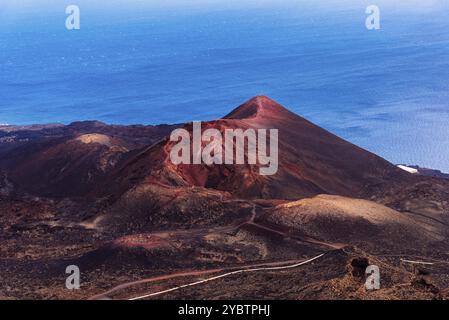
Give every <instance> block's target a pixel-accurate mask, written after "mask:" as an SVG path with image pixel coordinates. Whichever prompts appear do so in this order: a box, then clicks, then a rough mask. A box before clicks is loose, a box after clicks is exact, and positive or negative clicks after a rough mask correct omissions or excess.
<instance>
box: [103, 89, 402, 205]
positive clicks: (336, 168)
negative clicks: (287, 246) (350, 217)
mask: <svg viewBox="0 0 449 320" xmlns="http://www.w3.org/2000/svg"><path fill="white" fill-rule="evenodd" d="M184 128H185V129H187V130H188V131H189V132H192V125H191V124H186V125H185V126H184ZM208 128H216V129H218V130H220V131H221V132H222V133H223V132H224V130H226V129H243V130H246V129H250V128H251V129H278V130H279V170H278V172H277V173H276V174H275V175H272V176H262V175H260V174H259V166H258V165H212V166H207V165H185V164H181V165H178V166H175V165H173V164H172V163H171V161H170V158H169V154H170V150H171V148H172V147H173V146H174V143H173V142H170V141H169V140H168V138H166V139H165V140H164V141H162V142H160V143H159V144H157V145H154V146H151V147H149V148H147V149H146V150H143V151H142V152H141V153H139V154H137V155H135V156H133V157H130V158H129V159H128V160H127V161H126V162H125V163H124V164H123V165H122V166H121V167H119V168H118V169H117V170H116V171H115V172H114V173H113V174H112V177H111V178H110V180H109V181H108V183H107V185H108V186H111V185H114V187H113V188H112V189H111V187H107V188H106V189H104V188H103V187H102V189H103V190H107V193H108V194H111V193H118V194H121V193H123V192H126V191H127V190H129V189H130V188H132V187H134V186H136V185H139V184H148V183H149V184H151V183H162V184H164V185H169V186H200V187H206V188H214V189H217V190H222V191H228V192H230V193H232V194H233V195H234V196H236V197H241V198H252V199H255V198H260V199H298V198H304V197H309V196H314V195H318V194H338V195H345V196H359V195H361V194H362V191H364V190H365V189H366V188H368V187H369V186H370V185H378V184H380V183H385V182H388V181H389V180H391V179H394V180H395V181H398V180H401V179H406V173H403V172H402V171H401V170H399V169H397V168H396V167H395V166H394V165H392V164H390V163H389V162H387V161H385V160H384V159H382V158H380V157H378V156H376V155H374V154H372V153H370V152H368V151H365V150H363V149H361V148H359V147H357V146H355V145H353V144H351V143H349V142H347V141H345V140H343V139H341V138H339V137H337V136H335V135H333V134H331V133H330V132H328V131H326V130H324V129H322V128H320V127H318V126H316V125H314V124H312V123H311V122H309V121H307V120H305V119H304V118H302V117H300V116H298V115H296V114H294V113H292V112H290V111H289V110H287V109H286V108H284V107H283V106H281V105H280V104H278V103H276V102H275V101H273V100H271V99H269V98H267V97H264V96H259V97H255V98H253V99H251V100H249V101H248V102H246V103H244V104H243V105H241V106H239V107H238V108H236V109H235V110H234V111H232V112H231V113H229V114H228V115H227V116H225V117H224V118H223V119H220V120H216V121H210V122H205V123H202V130H203V131H204V130H206V129H208ZM223 136H224V134H223Z"/></svg>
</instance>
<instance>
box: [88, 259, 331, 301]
mask: <svg viewBox="0 0 449 320" xmlns="http://www.w3.org/2000/svg"><path fill="white" fill-rule="evenodd" d="M324 254H325V253H323V254H320V255H319V256H316V257H314V258H312V259H308V260H305V261H304V260H287V261H277V262H268V263H259V264H251V265H246V266H239V267H238V269H237V267H228V268H217V269H208V270H194V271H185V272H176V273H172V274H169V275H162V276H156V277H151V278H147V279H142V280H138V281H132V282H127V283H123V284H121V285H118V286H116V287H114V288H112V289H110V290H108V291H106V292H103V293H101V294H98V295H95V296H93V297H91V298H89V300H102V299H108V298H109V295H111V294H113V293H116V292H118V291H120V290H123V289H127V288H130V287H133V286H137V285H141V284H147V283H152V282H158V281H164V280H170V279H175V278H183V277H191V276H203V275H208V274H213V273H219V272H226V271H229V270H233V269H237V270H233V271H229V272H227V273H225V274H222V275H218V276H214V277H211V278H209V279H205V280H200V281H196V282H193V283H189V284H186V285H182V286H179V287H175V288H171V289H168V290H163V291H160V292H156V293H151V294H150V295H149V296H155V295H159V294H163V293H166V292H170V291H175V290H179V289H181V288H184V287H189V286H193V285H197V284H201V283H205V282H209V281H213V280H216V279H220V278H223V277H227V276H230V275H233V274H238V273H246V272H256V271H270V270H284V269H291V268H296V267H298V266H300V265H303V264H306V263H310V262H312V261H314V260H316V259H318V258H321V257H322V256H323V255H324ZM149 296H148V297H149ZM145 297H147V296H145ZM139 298H140V297H138V298H132V299H129V300H139Z"/></svg>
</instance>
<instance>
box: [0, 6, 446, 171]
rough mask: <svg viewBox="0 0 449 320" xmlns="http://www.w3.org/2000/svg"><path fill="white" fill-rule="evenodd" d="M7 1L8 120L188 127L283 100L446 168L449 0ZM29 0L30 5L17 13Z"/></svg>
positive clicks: (3, 85) (410, 158)
mask: <svg viewBox="0 0 449 320" xmlns="http://www.w3.org/2000/svg"><path fill="white" fill-rule="evenodd" d="M39 1H41V0H37V1H26V0H24V1H12V0H2V2H1V3H0V123H9V124H31V123H53V122H63V123H69V122H72V121H77V120H88V119H95V120H100V121H104V122H107V123H114V124H132V123H144V124H159V123H179V122H186V121H191V120H210V119H215V118H219V117H222V116H223V115H225V114H226V113H228V112H229V111H230V110H232V109H233V108H234V107H236V106H237V105H239V104H241V103H242V102H244V101H246V100H247V99H249V98H250V97H252V96H254V95H259V94H264V95H268V96H270V97H272V98H273V99H275V100H277V101H278V102H280V103H281V104H283V105H285V106H286V107H288V108H289V109H291V110H292V111H294V112H296V113H298V114H300V115H302V116H304V117H306V118H307V119H309V120H311V121H313V122H315V123H316V124H318V125H320V126H322V127H324V128H326V129H328V130H330V131H332V132H334V133H336V134H338V135H340V136H341V137H343V138H345V139H348V140H349V141H351V142H353V143H355V144H357V145H360V146H361V147H364V148H366V149H368V150H370V151H372V152H375V153H377V154H379V155H381V156H383V157H384V158H386V159H388V160H390V161H392V162H394V163H406V164H418V165H421V166H426V167H432V168H437V169H441V170H444V171H447V172H449V130H448V125H449V19H448V15H449V4H448V3H447V1H445V0H441V1H438V0H431V1H428V2H427V3H426V4H420V3H419V2H418V1H414V0H410V1H405V0H404V1H399V2H398V3H396V4H395V5H391V4H387V3H386V2H383V1H377V2H380V4H379V7H380V9H381V29H380V30H377V31H369V30H367V29H366V28H365V19H366V14H365V9H366V7H367V5H369V4H371V3H370V2H366V1H346V2H345V1H338V2H337V1H335V2H330V1H311V0H310V1H294V0H290V1H251V2H250V1H248V2H245V0H242V1H232V2H229V1H222V2H221V1H214V0H210V1H201V2H199V1H197V2H191V3H189V2H188V1H182V0H178V1H177V2H170V0H169V1H165V2H162V1H150V3H142V1H137V0H130V1H120V0H114V1H107V2H106V1H104V2H101V1H100V0H91V1H84V0H79V1H72V2H77V3H79V6H80V10H81V29H80V30H76V31H68V30H66V29H65V19H66V14H65V6H66V5H67V4H72V3H69V2H67V3H66V1H46V3H45V4H44V3H42V4H41V5H39V4H38V3H39ZM18 3H20V4H18Z"/></svg>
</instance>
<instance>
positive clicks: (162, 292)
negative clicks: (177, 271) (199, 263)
mask: <svg viewBox="0 0 449 320" xmlns="http://www.w3.org/2000/svg"><path fill="white" fill-rule="evenodd" d="M324 255H325V253H322V254H320V255H318V256H316V257H314V258H311V259H308V260H306V261H302V262H299V263H295V264H291V265H286V266H278V267H261V268H255V269H240V270H236V271H231V272H228V273H225V274H222V275H219V276H215V277H211V278H208V279H204V280H200V281H195V282H191V283H188V284H184V285H181V286H178V287H174V288H171V289H167V290H162V291H158V292H153V293H149V294H146V295H142V296H138V297H135V298H130V299H128V300H142V299H145V298H150V297H154V296H158V295H161V294H164V293H168V292H172V291H176V290H180V289H183V288H187V287H193V286H196V285H200V284H203V283H206V282H210V281H214V280H218V279H221V278H225V277H229V276H231V275H235V274H240V273H250V272H262V271H277V270H285V269H293V268H297V267H299V266H302V265H305V264H308V263H311V262H313V261H315V260H317V259H319V258H321V257H322V256H324Z"/></svg>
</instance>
